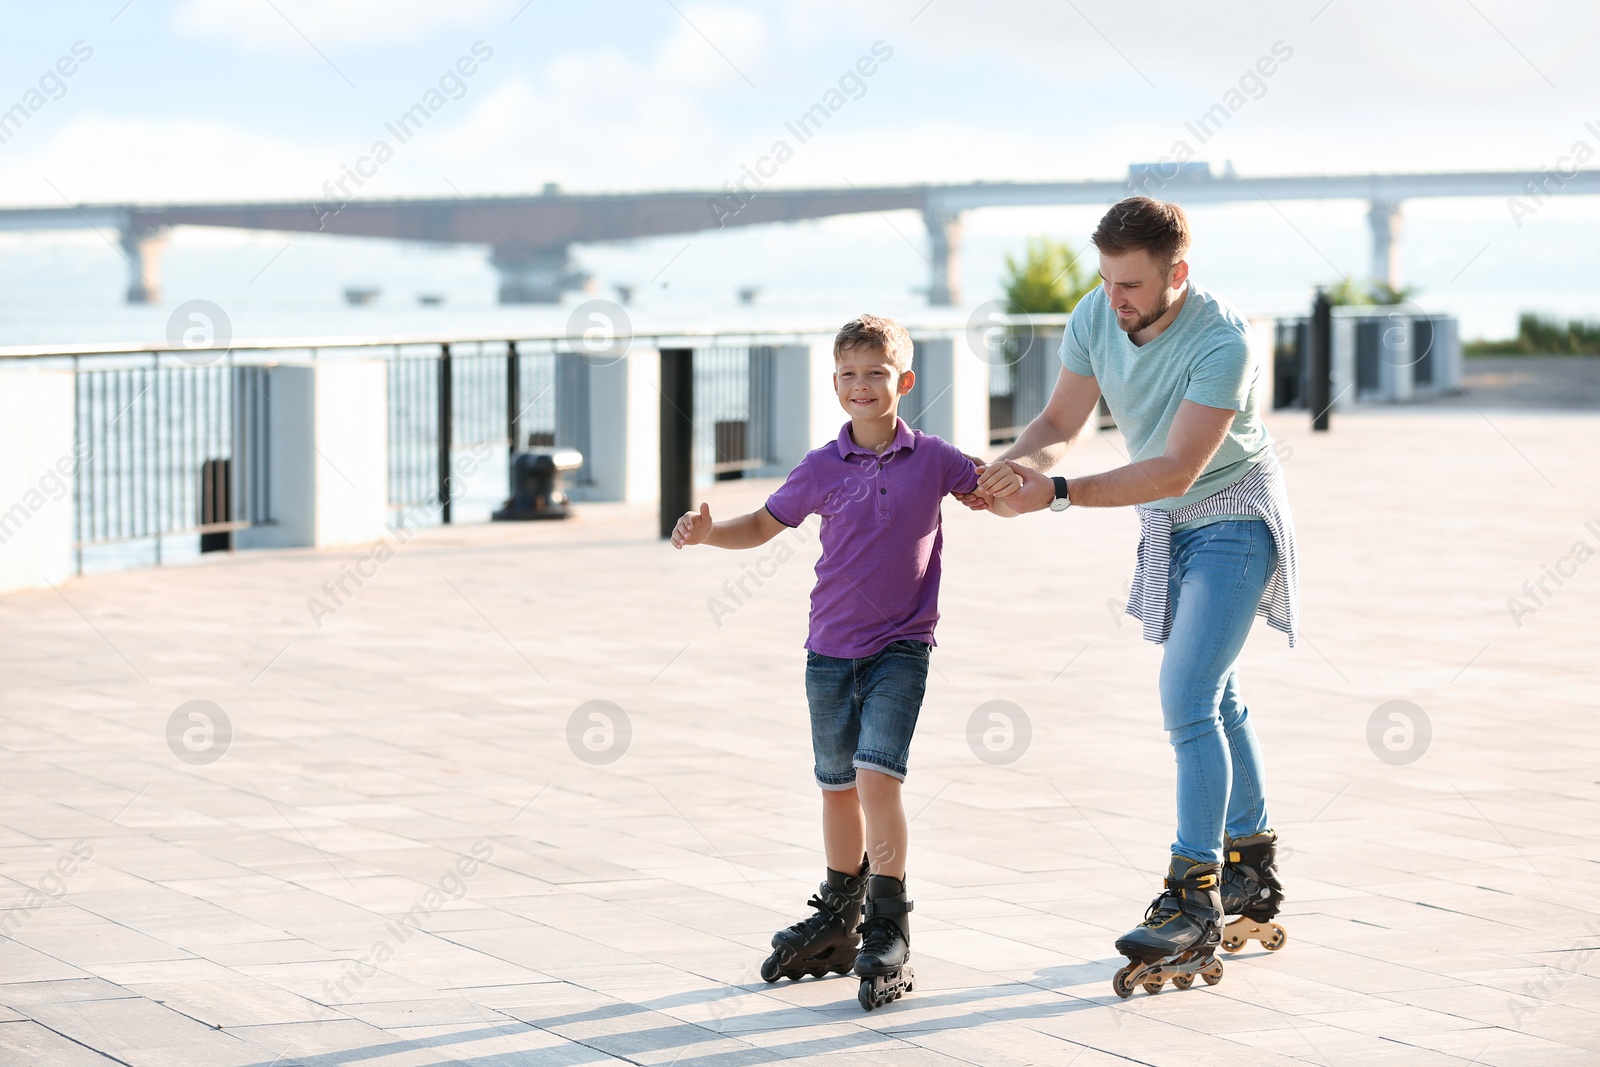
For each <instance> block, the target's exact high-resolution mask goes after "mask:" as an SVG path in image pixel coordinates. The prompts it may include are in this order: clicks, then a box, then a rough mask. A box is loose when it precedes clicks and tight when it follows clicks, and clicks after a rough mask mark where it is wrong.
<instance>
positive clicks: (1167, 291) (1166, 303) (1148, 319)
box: [1117, 286, 1172, 334]
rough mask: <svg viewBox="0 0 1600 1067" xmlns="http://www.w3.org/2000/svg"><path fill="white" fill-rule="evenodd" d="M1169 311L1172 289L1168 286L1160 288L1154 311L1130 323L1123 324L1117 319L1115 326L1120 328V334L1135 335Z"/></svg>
mask: <svg viewBox="0 0 1600 1067" xmlns="http://www.w3.org/2000/svg"><path fill="white" fill-rule="evenodd" d="M1171 310H1172V289H1171V287H1169V286H1162V287H1161V303H1159V304H1157V305H1156V309H1155V310H1154V311H1152V312H1150V314H1148V315H1140V316H1139V317H1138V318H1137V319H1135V320H1134V321H1133V322H1131V323H1126V322H1123V321H1122V320H1121V319H1120V318H1119V319H1118V320H1117V325H1118V326H1121V327H1122V332H1123V333H1126V334H1136V333H1138V332H1139V331H1140V330H1142V329H1144V328H1145V327H1146V326H1149V325H1150V324H1151V323H1153V322H1155V321H1156V320H1157V319H1159V318H1160V317H1161V316H1163V315H1165V314H1166V313H1167V312H1168V311H1171Z"/></svg>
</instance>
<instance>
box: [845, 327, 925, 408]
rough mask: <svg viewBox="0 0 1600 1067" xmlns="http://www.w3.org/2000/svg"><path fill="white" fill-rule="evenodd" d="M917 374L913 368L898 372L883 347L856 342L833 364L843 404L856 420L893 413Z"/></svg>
mask: <svg viewBox="0 0 1600 1067" xmlns="http://www.w3.org/2000/svg"><path fill="white" fill-rule="evenodd" d="M914 377H915V375H913V374H912V373H911V372H910V371H906V372H905V373H904V374H897V373H896V372H895V369H894V367H893V366H891V365H890V363H889V360H888V358H887V357H886V356H885V355H884V354H883V349H881V348H878V347H877V346H875V345H852V346H851V347H849V348H847V349H845V350H844V351H843V352H840V353H839V358H838V360H837V361H836V362H835V363H834V365H833V385H834V388H835V389H837V390H838V392H839V406H840V407H842V408H844V409H845V410H846V411H848V412H849V413H850V417H851V418H852V419H870V418H876V417H880V416H884V415H893V414H894V413H895V409H896V408H897V407H899V404H900V398H901V397H902V396H904V395H905V394H906V393H908V392H910V391H911V383H912V380H913V379H914Z"/></svg>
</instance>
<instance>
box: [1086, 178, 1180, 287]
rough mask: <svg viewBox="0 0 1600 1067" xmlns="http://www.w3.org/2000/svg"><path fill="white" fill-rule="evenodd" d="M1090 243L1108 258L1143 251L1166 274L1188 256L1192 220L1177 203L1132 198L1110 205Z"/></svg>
mask: <svg viewBox="0 0 1600 1067" xmlns="http://www.w3.org/2000/svg"><path fill="white" fill-rule="evenodd" d="M1089 240H1090V241H1092V242H1094V246H1095V248H1097V249H1098V250H1100V251H1101V252H1104V253H1105V254H1106V255H1109V256H1120V255H1122V254H1123V253H1124V252H1131V251H1133V250H1134V249H1136V248H1142V249H1144V250H1145V251H1147V252H1149V253H1150V257H1151V258H1152V259H1154V260H1155V261H1156V262H1157V263H1159V264H1160V265H1161V269H1162V270H1163V271H1167V270H1171V269H1172V265H1173V264H1174V263H1177V262H1178V260H1180V259H1182V258H1183V257H1184V256H1186V255H1188V254H1189V217H1188V216H1187V215H1185V214H1184V213H1183V208H1181V207H1179V206H1178V205H1177V204H1171V203H1168V202H1167V201H1165V200H1152V199H1150V198H1149V197H1148V196H1130V197H1128V198H1127V199H1126V200H1120V201H1118V202H1117V203H1115V204H1112V205H1111V210H1110V211H1107V212H1106V213H1105V215H1103V216H1102V217H1101V219H1100V225H1099V226H1097V227H1095V231H1094V236H1093V237H1091V238H1089Z"/></svg>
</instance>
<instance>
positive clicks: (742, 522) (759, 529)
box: [672, 504, 787, 548]
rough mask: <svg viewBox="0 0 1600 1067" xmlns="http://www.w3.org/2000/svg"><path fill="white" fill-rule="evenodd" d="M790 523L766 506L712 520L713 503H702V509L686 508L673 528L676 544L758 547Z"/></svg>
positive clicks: (674, 542)
mask: <svg viewBox="0 0 1600 1067" xmlns="http://www.w3.org/2000/svg"><path fill="white" fill-rule="evenodd" d="M785 529H787V527H786V526H784V525H783V523H781V522H779V521H778V520H777V519H775V518H773V517H772V512H770V511H768V510H767V509H766V508H762V509H761V510H760V511H752V512H751V513H750V514H748V515H740V516H739V517H738V518H737V519H728V520H726V521H725V522H712V521H711V505H710V504H701V505H700V510H699V511H686V512H684V513H683V518H681V519H679V520H678V525H677V526H676V527H674V528H673V530H672V547H673V548H682V547H683V546H684V545H700V544H706V545H711V546H712V547H714V548H755V547H756V546H758V545H764V544H766V543H767V542H768V541H770V540H772V539H773V538H774V537H776V536H778V534H780V533H782V532H783V531H784V530H785Z"/></svg>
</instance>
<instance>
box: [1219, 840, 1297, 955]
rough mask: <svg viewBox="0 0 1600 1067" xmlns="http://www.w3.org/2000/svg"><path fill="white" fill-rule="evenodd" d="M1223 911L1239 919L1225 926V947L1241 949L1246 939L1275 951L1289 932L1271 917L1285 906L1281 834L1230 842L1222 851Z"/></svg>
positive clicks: (1275, 915) (1223, 943)
mask: <svg viewBox="0 0 1600 1067" xmlns="http://www.w3.org/2000/svg"><path fill="white" fill-rule="evenodd" d="M1223 851H1224V859H1225V860H1226V862H1225V863H1224V864H1223V867H1222V911H1223V913H1224V914H1225V915H1237V916H1238V918H1237V919H1235V920H1233V921H1232V922H1230V923H1229V924H1228V925H1227V926H1225V927H1223V928H1222V948H1223V951H1225V952H1238V951H1239V950H1240V949H1242V948H1244V946H1245V942H1247V941H1259V942H1261V947H1262V948H1264V949H1266V950H1267V951H1268V952H1276V951H1278V950H1279V949H1280V948H1282V947H1283V946H1284V944H1285V943H1286V942H1288V940H1289V935H1288V933H1287V932H1285V931H1284V929H1283V927H1281V926H1279V925H1278V924H1277V923H1275V922H1273V921H1272V920H1273V919H1275V918H1277V917H1278V912H1279V911H1280V910H1281V909H1282V908H1283V882H1282V881H1280V880H1279V878H1278V835H1277V834H1276V833H1274V832H1273V831H1271V830H1268V831H1266V832H1265V833H1259V834H1251V835H1250V836H1249V837H1241V838H1239V839H1238V840H1237V841H1231V840H1230V841H1229V842H1228V847H1227V848H1226V849H1224V850H1223Z"/></svg>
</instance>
